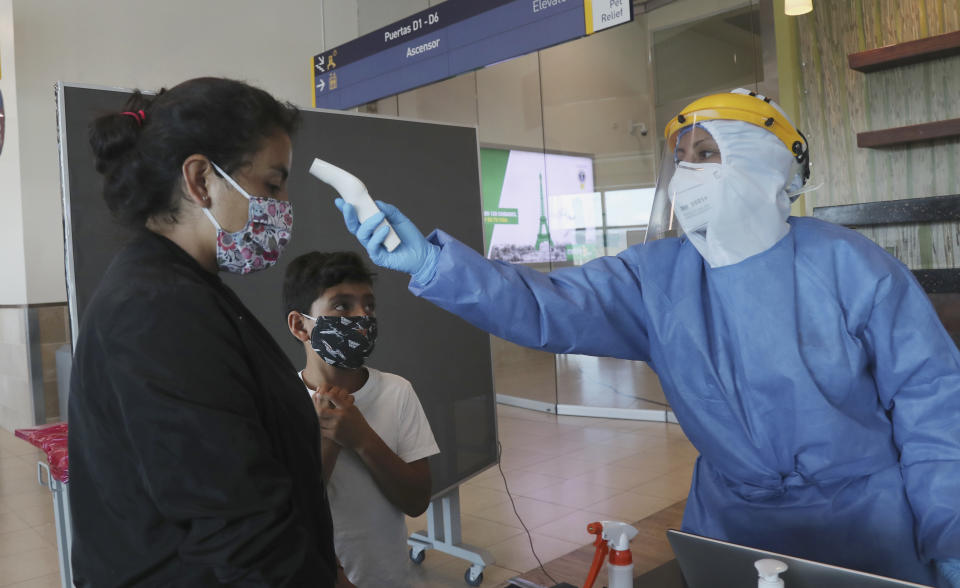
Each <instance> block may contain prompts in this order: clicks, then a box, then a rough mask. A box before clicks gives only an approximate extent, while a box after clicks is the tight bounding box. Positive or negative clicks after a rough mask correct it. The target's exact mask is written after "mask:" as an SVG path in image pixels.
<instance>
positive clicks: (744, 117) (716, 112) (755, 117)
mask: <svg viewBox="0 0 960 588" xmlns="http://www.w3.org/2000/svg"><path fill="white" fill-rule="evenodd" d="M705 120H739V121H743V122H746V123H750V124H752V125H756V126H758V127H760V128H763V129H766V130H768V131H770V132H771V133H773V134H774V135H775V136H776V137H777V138H778V139H780V141H781V142H783V144H784V146H786V148H787V150H788V151H790V153H793V156H794V157H795V158H796V159H797V161H798V162H799V163H802V164H803V165H804V168H805V172H804V176H805V177H807V176H809V170H807V169H806V168H807V167H808V165H809V164H808V158H807V141H806V139H804V137H803V135H802V134H800V131H798V130H797V129H796V128H795V127H794V126H793V125H792V124H790V122H789V121H788V120H787V119H786V117H784V116H783V115H782V114H780V112H779V111H778V110H777V109H776V108H774V107H773V106H771V105H770V104H768V103H767V102H766V101H764V100H763V99H761V98H757V97H755V96H752V95H750V94H733V93H730V94H713V95H710V96H704V97H703V98H700V99H699V100H695V101H694V102H692V103H690V104H689V105H688V106H687V107H686V108H684V109H683V110H682V111H681V112H680V114H678V115H677V116H675V117H674V118H672V119H670V122H668V123H667V128H666V129H665V130H664V138H666V140H667V145H668V147H669V149H670V151H673V150H674V149H675V148H676V145H677V137H678V136H679V134H678V133H679V131H681V130H682V129H684V128H686V127H689V126H691V125H693V124H695V123H698V122H703V121H705Z"/></svg>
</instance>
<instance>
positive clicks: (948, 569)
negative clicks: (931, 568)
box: [937, 558, 960, 588]
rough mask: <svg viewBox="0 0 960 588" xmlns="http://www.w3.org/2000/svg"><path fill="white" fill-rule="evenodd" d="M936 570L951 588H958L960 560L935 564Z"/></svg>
mask: <svg viewBox="0 0 960 588" xmlns="http://www.w3.org/2000/svg"><path fill="white" fill-rule="evenodd" d="M937 570H938V571H939V572H940V575H941V576H943V578H944V579H945V580H946V581H947V585H948V586H950V587H951V588H960V558H952V559H945V560H943V561H939V562H937Z"/></svg>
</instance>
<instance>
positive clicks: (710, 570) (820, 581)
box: [667, 529, 923, 588]
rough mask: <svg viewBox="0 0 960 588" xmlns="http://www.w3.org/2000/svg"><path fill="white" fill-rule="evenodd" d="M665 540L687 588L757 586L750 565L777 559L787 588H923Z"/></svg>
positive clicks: (701, 542) (736, 548)
mask: <svg viewBox="0 0 960 588" xmlns="http://www.w3.org/2000/svg"><path fill="white" fill-rule="evenodd" d="M667 540H669V541H670V547H672V548H673V553H674V554H675V555H676V556H677V563H679V564H680V570H681V571H682V572H683V577H684V579H685V580H686V582H687V586H689V588H712V587H715V586H730V587H740V586H743V587H744V588H750V587H753V586H756V585H757V569H756V568H755V567H754V566H753V562H755V561H757V560H758V559H764V558H770V559H777V560H780V561H782V562H784V563H785V564H787V566H789V568H788V569H787V571H786V572H784V573H782V574H780V579H782V580H783V582H784V585H785V586H786V588H850V587H852V586H856V587H857V588H904V587H906V586H914V587H921V588H923V585H922V584H914V583H912V582H904V581H902V580H894V579H893V578H885V577H883V576H877V575H874V574H868V573H866V572H858V571H856V570H849V569H847V568H841V567H837V566H832V565H829V564H824V563H818V562H815V561H810V560H808V559H801V558H799V557H790V556H788V555H781V554H779V553H773V552H770V551H763V550H762V549H753V548H752V547H744V546H742V545H735V544H733V543H727V542H726V541H720V540H717V539H710V538H708V537H701V536H699V535H694V534H692V533H685V532H683V531H677V530H674V529H670V530H669V531H667Z"/></svg>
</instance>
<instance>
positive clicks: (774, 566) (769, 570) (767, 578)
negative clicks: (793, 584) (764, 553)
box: [753, 559, 787, 588]
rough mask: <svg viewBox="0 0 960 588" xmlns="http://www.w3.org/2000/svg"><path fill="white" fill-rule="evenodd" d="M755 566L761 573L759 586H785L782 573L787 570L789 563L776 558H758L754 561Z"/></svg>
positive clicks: (764, 587)
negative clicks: (781, 576)
mask: <svg viewBox="0 0 960 588" xmlns="http://www.w3.org/2000/svg"><path fill="white" fill-rule="evenodd" d="M753 566H754V567H755V568H757V573H759V574H760V578H759V579H758V580H757V588H784V584H783V580H781V579H780V574H782V573H783V572H785V571H787V564H785V563H783V562H782V561H780V560H776V559H758V560H757V561H755V562H753Z"/></svg>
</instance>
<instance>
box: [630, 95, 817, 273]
mask: <svg viewBox="0 0 960 588" xmlns="http://www.w3.org/2000/svg"><path fill="white" fill-rule="evenodd" d="M664 137H665V139H666V143H665V144H664V150H663V158H662V161H661V164H660V170H659V175H658V176H657V187H656V191H655V194H654V200H653V208H652V210H651V214H650V223H649V225H648V227H647V234H646V238H645V239H644V241H645V242H649V241H654V240H657V239H664V238H667V237H679V236H682V235H687V236H688V237H689V238H690V239H691V240H692V241H694V243H695V244H696V245H698V249H700V250H705V249H706V247H707V245H708V243H706V240H707V239H709V240H710V242H711V243H716V244H717V246H718V247H721V248H724V247H725V248H727V249H728V250H729V249H731V248H733V249H738V248H741V247H740V246H739V245H734V244H732V243H731V242H732V241H738V240H739V239H738V237H737V235H736V234H737V231H738V230H739V229H738V228H737V226H736V225H737V223H739V224H740V225H742V228H743V229H745V230H748V231H750V230H753V229H754V228H756V229H757V230H758V231H759V233H761V236H760V239H759V242H763V241H764V240H769V238H768V237H765V236H763V235H762V233H765V232H767V230H768V225H770V224H771V223H776V222H779V223H780V224H781V225H784V224H785V219H786V217H787V216H788V211H789V199H790V198H792V197H794V196H795V195H796V194H798V193H799V192H800V191H802V190H801V188H802V187H803V185H804V183H805V182H806V179H807V178H808V177H809V173H810V172H809V158H808V152H807V144H806V140H805V139H804V138H803V136H802V135H801V134H800V132H799V131H798V130H797V129H796V127H795V126H794V125H793V123H792V122H791V121H790V120H789V118H787V116H786V115H785V114H784V113H783V111H782V110H781V109H780V107H779V106H777V105H776V104H775V103H773V102H771V101H770V100H769V99H766V98H765V97H763V96H759V95H757V94H755V93H751V92H748V91H747V90H735V91H734V92H730V93H726V94H713V95H710V96H705V97H703V98H701V99H699V100H696V101H694V102H693V103H691V104H690V105H689V106H687V107H686V108H685V109H684V110H683V111H682V112H681V113H680V114H678V115H677V116H675V117H674V118H672V119H671V120H670V121H669V122H668V123H667V126H666V129H665V131H664ZM723 151H726V153H724V152H723ZM780 200H784V202H785V203H786V209H787V212H786V213H784V212H783V210H782V209H783V208H784V202H780ZM768 204H769V205H771V206H773V207H774V208H776V210H774V211H773V212H772V213H771V214H773V215H774V216H783V220H780V221H778V220H776V219H771V218H767V217H766V216H764V212H763V208H764V207H766V206H767V205H768ZM768 216H769V215H768ZM709 227H712V230H713V234H712V236H710V237H709V238H708V237H707V233H708V228H709ZM717 229H724V230H725V231H726V233H725V234H724V233H723V232H718V230H717ZM778 230H780V231H782V230H783V229H782V227H781V228H780V229H778ZM721 241H722V242H721ZM741 249H742V248H741ZM748 249H749V248H748ZM701 252H703V251H701ZM741 253H742V252H735V253H733V254H731V256H720V257H722V258H724V259H722V263H726V262H728V261H729V259H732V258H736V257H740V256H741ZM705 257H706V256H705ZM708 260H709V259H708ZM715 261H718V262H721V260H715ZM711 265H716V263H711Z"/></svg>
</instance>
